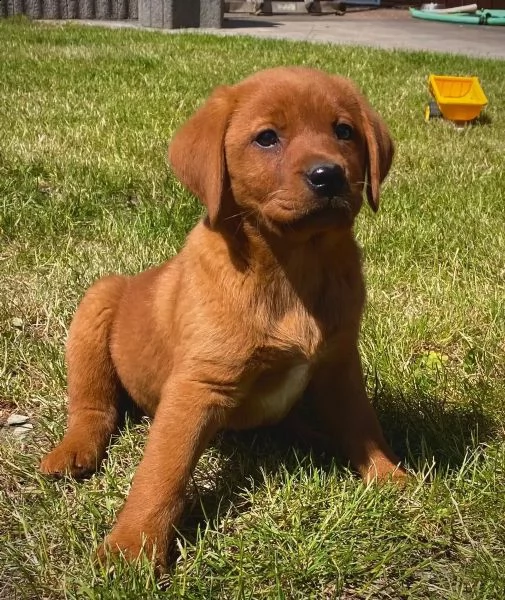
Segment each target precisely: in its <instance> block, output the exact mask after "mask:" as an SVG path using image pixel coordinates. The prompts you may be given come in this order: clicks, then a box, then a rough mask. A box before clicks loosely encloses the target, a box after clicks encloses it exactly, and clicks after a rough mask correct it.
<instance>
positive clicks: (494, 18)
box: [409, 8, 505, 25]
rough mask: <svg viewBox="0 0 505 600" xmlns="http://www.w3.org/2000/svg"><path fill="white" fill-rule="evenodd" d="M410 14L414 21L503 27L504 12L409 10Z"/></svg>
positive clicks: (484, 10)
mask: <svg viewBox="0 0 505 600" xmlns="http://www.w3.org/2000/svg"><path fill="white" fill-rule="evenodd" d="M409 10H410V14H411V15H412V16H413V17H415V18H416V19H425V20H426V21H443V22H444V23H459V24H460V25H505V10H494V9H493V10H486V9H482V10H478V11H476V12H474V13H451V14H449V13H439V12H437V11H435V10H419V9H417V8H410V9H409Z"/></svg>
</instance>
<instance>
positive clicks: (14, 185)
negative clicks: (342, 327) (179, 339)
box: [0, 20, 505, 600]
mask: <svg viewBox="0 0 505 600" xmlns="http://www.w3.org/2000/svg"><path fill="white" fill-rule="evenodd" d="M279 64H305V65H311V66H315V67H320V68H324V69H327V70H328V71H331V72H338V73H341V74H344V75H348V76H351V77H352V78H353V79H355V80H356V81H357V82H358V84H359V85H360V86H361V87H362V89H363V90H364V91H365V93H366V94H367V95H368V97H369V98H370V100H371V102H372V104H373V105H374V106H375V107H376V108H377V109H378V110H379V112H381V114H382V115H383V116H384V117H385V118H386V120H387V121H388V122H389V124H390V126H391V130H392V133H393V137H394V138H395V140H396V142H397V156H396V159H395V163H394V166H393V170H392V172H391V174H390V176H389V178H388V180H387V184H386V186H385V188H384V193H383V197H382V199H383V202H382V208H381V210H380V211H379V213H378V215H372V214H371V211H370V210H368V208H365V209H364V210H363V213H362V215H361V216H360V219H359V222H358V224H357V228H356V234H357V236H358V238H359V240H360V242H361V244H362V245H363V247H364V257H365V270H366V276H367V281H368V289H369V301H368V307H367V312H366V316H365V320H364V323H363V330H362V331H363V333H362V339H361V348H362V352H363V356H364V364H365V368H366V373H367V382H368V388H369V391H370V394H371V396H372V397H373V399H374V403H375V405H376V406H377V410H378V411H379V414H380V417H381V420H382V422H383V424H384V428H385V430H386V434H387V436H388V438H389V439H390V440H391V442H392V445H393V447H394V448H395V450H396V451H397V452H398V453H399V454H400V455H401V456H402V457H403V458H404V459H405V462H406V464H407V465H408V467H409V468H410V469H411V471H412V481H411V483H410V485H409V486H408V487H407V488H406V489H405V490H403V491H399V490H396V489H393V488H390V487H389V486H385V487H382V488H375V487H370V488H366V487H365V486H364V485H363V484H362V483H361V482H360V481H359V480H358V479H357V478H356V477H355V476H354V475H353V474H351V473H350V472H349V471H348V470H347V469H346V468H345V465H341V464H339V463H338V462H334V461H332V460H331V458H330V457H327V456H321V455H317V454H314V455H310V454H307V453H306V451H304V450H303V449H301V448H298V449H292V448H290V446H289V445H288V444H286V443H285V442H284V441H279V440H278V439H277V438H276V435H275V434H265V433H250V434H246V435H242V436H237V437H230V436H225V437H224V438H222V439H220V440H218V441H217V442H216V444H215V445H214V446H213V447H212V448H211V449H210V450H209V451H208V452H207V453H206V454H205V455H204V457H203V458H202V460H201V462H200V463H199V466H198V468H197V470H196V472H195V476H194V485H193V486H192V488H191V490H189V493H190V496H191V499H190V502H189V505H188V509H187V511H186V515H187V518H186V520H185V521H184V523H183V524H182V525H181V533H182V536H183V537H181V538H180V539H179V541H178V549H177V550H176V552H175V553H174V557H175V558H176V563H175V566H174V569H173V571H172V572H171V573H170V574H169V575H168V576H167V577H166V579H165V580H164V581H162V582H161V583H157V582H156V581H155V579H154V576H153V573H152V571H151V570H150V568H149V565H146V564H142V565H137V566H136V567H126V566H125V567H124V568H120V567H118V569H117V570H116V572H115V573H114V574H109V575H106V574H104V573H102V572H101V571H100V570H99V569H98V568H96V567H95V566H94V564H93V562H92V558H91V557H92V552H93V550H94V549H95V547H96V545H97V544H98V542H99V540H100V539H101V538H102V537H103V535H104V533H105V532H106V531H107V530H108V529H109V528H110V526H111V523H112V522H113V520H114V515H115V513H116V511H117V510H118V508H119V507H120V505H121V503H122V501H123V499H124V497H125V495H126V493H127V490H128V486H129V482H130V480H131V477H132V474H133V472H134V470H135V466H136V464H137V463H138V460H139V457H140V455H141V452H142V444H143V440H144V438H145V433H146V430H147V428H148V424H147V423H146V422H143V423H140V424H131V423H130V424H129V425H128V427H127V429H126V430H125V431H124V432H123V434H122V435H121V436H119V437H118V439H117V440H116V443H115V444H114V446H113V447H112V448H111V452H110V454H109V457H108V459H107V462H106V464H105V465H104V466H103V468H102V470H101V471H100V472H99V473H98V474H97V475H95V476H93V477H91V478H90V479H89V480H87V481H85V482H76V481H74V480H72V479H67V480H61V481H57V482H54V481H49V480H45V479H44V478H42V477H41V476H39V475H38V473H37V465H38V461H39V458H40V456H41V454H42V453H43V452H45V451H47V450H48V449H49V448H50V446H51V445H52V444H54V443H55V442H56V441H57V440H58V439H60V437H61V435H62V433H63V430H64V425H65V413H64V407H65V366H64V360H63V350H64V342H65V336H66V332H67V327H68V325H69V322H70V319H71V317H72V314H73V312H74V310H75V307H76V304H77V302H78V300H79V298H80V297H81V296H82V294H83V292H84V290H85V289H86V287H87V286H89V285H90V284H91V283H92V282H93V281H94V280H95V279H96V278H98V277H100V276H101V275H103V274H105V273H109V272H112V271H119V272H123V273H135V272H138V271H139V270H141V269H144V268H146V267H148V266H150V265H153V264H156V263H159V262H161V261H163V260H165V259H166V258H168V257H170V256H172V255H173V254H174V253H175V252H177V251H178V249H179V248H180V247H181V245H182V243H183V240H184V237H185V235H186V233H187V231H188V230H189V229H190V228H191V227H192V225H193V224H194V223H195V222H196V220H197V219H198V217H199V215H200V214H201V208H200V206H199V204H198V202H197V201H196V200H195V199H193V198H191V197H190V196H189V195H188V194H187V193H186V192H184V191H183V190H182V188H181V186H180V185H179V184H178V183H177V182H176V181H175V180H174V179H173V178H172V177H171V175H170V173H169V171H168V168H167V165H166V159H165V156H166V147H167V142H168V140H169V138H170V136H171V134H172V132H173V130H174V128H175V127H176V126H178V125H179V124H180V123H181V122H182V121H183V120H184V119H185V118H186V117H188V116H189V115H190V114H191V112H192V111H193V110H194V109H195V107H196V106H197V105H198V104H199V103H200V102H201V101H202V100H203V99H204V98H205V97H206V96H207V95H208V93H209V92H210V90H211V89H212V88H213V87H214V86H215V85H217V84H221V83H231V82H235V81H237V80H239V79H240V78H242V77H244V76H245V75H248V74H249V73H251V72H253V71H256V70H258V69H260V68H263V67H268V66H273V65H279ZM430 72H435V73H443V74H467V75H469V74H476V75H478V76H479V77H480V79H481V82H482V85H483V87H484V90H485V92H486V94H487V96H488V98H489V107H488V109H487V110H486V112H485V115H486V117H485V119H481V122H480V123H479V124H477V125H475V126H474V127H470V128H468V129H466V130H464V131H458V130H456V129H455V128H454V127H453V126H452V125H451V124H449V123H446V122H443V121H433V122H430V123H429V124H426V123H424V121H423V108H424V105H425V103H426V102H427V100H428V92H427V85H426V79H427V76H428V74H429V73H430ZM504 72H505V64H504V63H503V62H500V61H485V60H475V59H470V58H464V57H449V56H442V55H434V54H422V53H403V52H393V53H388V52H381V51H376V50H367V49H362V48H339V47H334V46H325V45H312V44H303V43H289V42H269V41H259V40H254V39H251V38H237V39H232V38H221V37H211V36H196V35H162V34H158V33H140V32H135V31H109V30H105V29H92V28H81V27H77V26H65V27H59V26H58V27H56V26H54V27H48V26H42V25H30V24H29V23H28V22H26V21H22V20H20V21H8V20H4V21H1V20H0V421H2V422H3V421H4V420H5V418H6V416H8V414H10V413H12V412H18V413H22V414H26V415H29V416H30V417H31V419H32V422H33V424H34V430H33V434H32V435H30V436H28V437H27V438H25V440H24V441H23V442H20V441H18V440H16V439H14V438H12V437H10V436H9V437H6V436H3V437H1V438H0V540H1V541H0V598H8V599H14V598H16V599H17V598H30V599H56V598H107V599H108V598H111V599H112V598H117V599H118V600H119V599H124V598H158V597H166V598H184V599H197V598H198V599H202V600H207V599H210V598H219V599H223V600H231V599H234V598H237V599H238V598H240V599H246V598H250V599H254V600H255V599H271V598H273V599H276V598H279V599H306V598H315V599H337V598H342V599H345V600H351V599H352V600H361V599H365V598H372V599H377V598H378V599H393V600H399V599H403V598H409V599H410V598H419V599H421V598H423V599H424V598H434V599H459V598H467V599H472V600H473V599H490V600H499V599H501V598H505V592H504V590H505V447H504V426H503V423H504V421H505V302H504V298H505V168H504V155H505V119H504V117H503V115H504V114H505V78H504Z"/></svg>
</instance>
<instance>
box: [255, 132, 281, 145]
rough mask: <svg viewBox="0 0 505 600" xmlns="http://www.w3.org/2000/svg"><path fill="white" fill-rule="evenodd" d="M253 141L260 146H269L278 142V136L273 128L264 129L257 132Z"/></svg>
mask: <svg viewBox="0 0 505 600" xmlns="http://www.w3.org/2000/svg"><path fill="white" fill-rule="evenodd" d="M254 141H255V142H256V143H257V144H258V146H261V147H262V148H271V147H272V146H275V145H276V144H278V143H279V137H278V135H277V134H276V133H275V131H274V130H273V129H265V130H264V131H260V132H259V133H258V135H257V136H256V137H255V138H254Z"/></svg>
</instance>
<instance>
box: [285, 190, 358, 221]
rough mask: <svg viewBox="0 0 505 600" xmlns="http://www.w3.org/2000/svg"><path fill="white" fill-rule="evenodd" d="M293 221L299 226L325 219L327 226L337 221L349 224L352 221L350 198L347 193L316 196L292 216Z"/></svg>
mask: <svg viewBox="0 0 505 600" xmlns="http://www.w3.org/2000/svg"><path fill="white" fill-rule="evenodd" d="M293 216H294V215H293ZM293 221H294V223H296V224H299V226H303V225H305V224H307V225H308V224H309V223H312V222H314V221H317V222H325V221H326V222H327V223H328V226H331V225H336V224H338V223H340V224H342V225H345V224H351V223H352V221H353V210H352V203H351V198H350V197H349V196H347V195H345V196H344V195H341V196H340V195H339V196H326V197H323V198H321V197H318V198H317V199H315V200H314V201H313V203H311V204H310V205H308V206H306V207H304V208H303V210H302V211H300V212H299V213H298V214H297V215H296V216H294V219H293Z"/></svg>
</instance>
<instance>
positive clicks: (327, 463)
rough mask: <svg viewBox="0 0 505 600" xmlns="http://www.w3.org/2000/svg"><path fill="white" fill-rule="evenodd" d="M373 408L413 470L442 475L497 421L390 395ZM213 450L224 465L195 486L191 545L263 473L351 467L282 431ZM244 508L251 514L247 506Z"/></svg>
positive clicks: (244, 436) (233, 437) (244, 435)
mask: <svg viewBox="0 0 505 600" xmlns="http://www.w3.org/2000/svg"><path fill="white" fill-rule="evenodd" d="M373 403H374V406H375V408H376V411H377V414H378V416H379V419H380V421H381V424H382V426H383V429H384V433H385V436H386V438H387V440H388V441H389V443H390V444H391V446H392V448H393V450H394V451H395V453H396V454H397V455H398V456H399V457H400V459H401V460H402V462H404V463H405V464H406V465H407V466H408V467H409V468H410V469H412V470H414V471H418V470H423V471H425V472H426V471H427V469H426V467H431V466H432V465H433V464H434V465H435V467H436V470H437V471H438V472H445V471H447V470H458V469H459V468H460V467H461V466H462V465H463V464H464V463H465V457H466V455H467V453H468V451H471V450H473V449H475V448H476V447H477V446H478V445H479V444H482V443H483V442H485V441H486V440H489V439H491V437H492V435H493V425H494V424H493V422H492V421H491V420H490V419H489V417H487V416H486V415H485V413H484V411H483V410H482V409H481V407H479V406H476V405H469V406H453V405H451V406H449V405H447V404H446V403H444V402H443V401H441V400H440V399H437V398H434V397H430V396H425V397H419V396H416V397H405V396H402V395H398V394H394V393H388V392H381V393H378V394H375V396H374V400H373ZM214 447H215V448H216V449H217V453H218V455H219V457H220V460H219V461H218V462H219V463H220V466H219V468H218V469H217V471H216V472H215V473H213V474H211V475H210V476H209V479H211V478H212V477H213V478H214V481H213V482H212V483H213V485H211V486H201V485H200V484H199V482H198V481H196V482H195V489H196V492H197V493H196V494H195V496H196V497H195V498H194V500H193V503H192V506H188V509H187V511H186V514H185V519H184V523H183V525H182V526H181V529H180V531H181V533H182V535H183V536H184V537H185V538H186V540H187V541H188V542H189V543H191V544H193V543H195V541H196V536H197V531H198V528H199V527H200V528H202V529H204V528H205V526H206V524H207V522H208V521H214V520H215V519H218V518H219V517H220V516H221V515H224V514H226V513H227V511H229V510H230V508H231V507H233V505H234V501H235V502H236V500H237V497H238V494H239V493H240V492H241V491H243V490H252V489H253V488H254V487H257V486H261V485H262V484H263V483H264V476H265V474H275V473H276V472H278V471H279V469H280V468H281V467H282V468H283V469H285V470H287V472H288V473H292V474H295V473H296V472H298V471H299V470H300V468H303V467H304V466H305V465H306V466H307V467H308V468H310V466H312V467H315V468H317V469H322V470H324V471H326V472H327V473H328V474H330V473H334V474H335V473H338V471H339V469H340V468H341V469H342V474H343V475H344V469H345V468H347V467H348V464H347V463H346V462H345V461H342V460H340V458H339V457H336V456H335V455H334V454H333V453H330V452H328V451H327V448H323V447H322V446H320V445H317V444H316V445H314V444H309V443H306V441H304V440H301V439H299V438H294V437H293V435H292V434H291V432H290V430H289V429H286V428H284V427H273V428H268V429H258V430H253V431H246V432H240V433H225V434H222V435H221V436H220V437H219V438H218V439H217V440H216V441H215V442H214ZM240 506H241V510H247V507H245V506H244V503H243V501H241V504H240Z"/></svg>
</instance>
